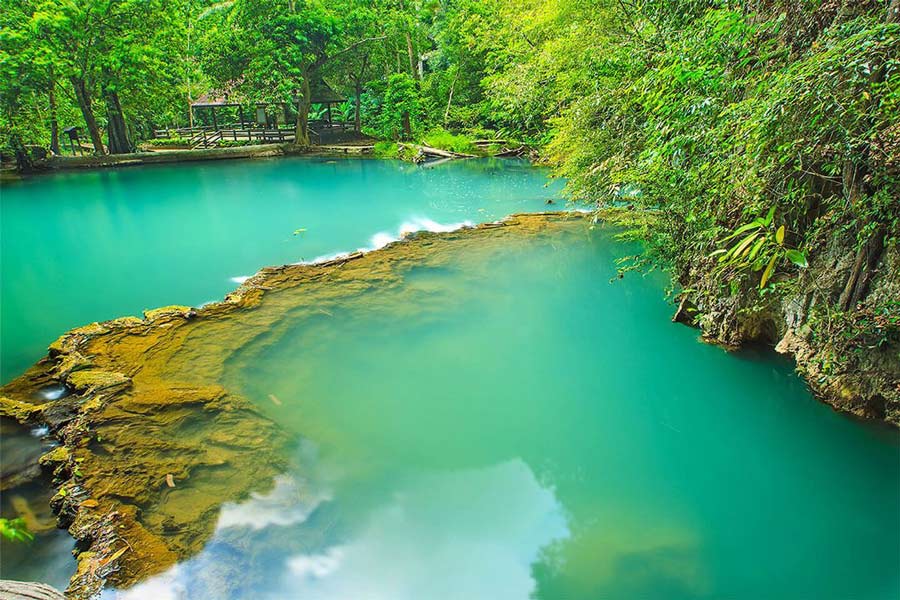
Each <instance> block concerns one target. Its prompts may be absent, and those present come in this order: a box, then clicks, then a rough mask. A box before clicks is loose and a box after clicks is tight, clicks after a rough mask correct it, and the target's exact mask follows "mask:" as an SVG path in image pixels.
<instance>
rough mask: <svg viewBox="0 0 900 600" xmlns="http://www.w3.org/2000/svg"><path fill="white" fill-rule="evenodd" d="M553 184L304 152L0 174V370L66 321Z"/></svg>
mask: <svg viewBox="0 0 900 600" xmlns="http://www.w3.org/2000/svg"><path fill="white" fill-rule="evenodd" d="M560 186H561V183H560V182H553V183H549V182H548V179H547V174H546V172H545V171H543V170H540V169H535V168H532V167H530V165H529V164H528V163H527V162H525V161H520V160H488V159H485V160H467V161H453V162H450V163H445V164H442V165H439V166H436V167H434V168H421V167H416V166H413V165H409V164H406V163H401V162H399V161H378V160H359V159H356V160H354V159H340V160H334V159H310V158H279V159H271V160H254V161H224V162H223V161H219V162H210V163H202V164H200V163H194V164H186V165H175V166H154V167H140V168H125V169H115V170H99V171H94V172H85V173H68V174H58V175H52V176H43V177H35V178H32V179H29V180H27V181H24V182H17V183H14V184H9V185H4V186H3V187H2V188H0V275H2V277H0V381H3V382H6V381H9V380H10V379H12V378H13V377H15V376H16V375H18V374H20V373H21V372H22V371H24V370H25V369H26V368H27V367H28V366H29V365H31V364H32V363H34V362H35V361H36V360H38V359H39V358H41V356H43V355H44V353H45V352H46V348H47V345H48V344H49V343H50V342H52V341H53V340H54V339H56V337H58V336H59V335H60V334H61V333H63V332H65V331H66V330H68V329H71V328H72V327H77V326H80V325H84V324H87V323H90V322H93V321H98V320H101V321H102V320H105V319H111V318H115V317H120V316H124V315H139V314H140V312H141V311H142V310H144V309H147V308H156V307H159V306H166V305H170V304H185V305H191V306H196V305H200V304H203V303H205V302H209V301H212V300H218V299H221V298H222V297H223V296H224V295H225V294H226V293H227V292H229V291H230V290H232V289H234V288H235V287H237V285H238V282H239V281H241V278H242V277H246V276H249V275H252V274H253V273H255V272H256V271H257V270H258V269H259V268H260V267H263V266H266V265H280V264H286V263H293V262H299V261H302V260H312V259H315V258H318V257H320V256H323V255H328V254H333V253H336V252H341V251H348V250H354V249H356V248H360V247H372V246H373V245H380V244H382V243H384V241H386V240H388V239H391V238H393V237H396V236H397V235H398V233H399V232H400V231H401V229H422V228H432V229H433V228H439V227H440V226H442V225H443V226H450V225H453V224H458V223H460V222H466V221H470V222H483V221H489V220H494V219H498V218H501V217H503V216H506V215H507V214H510V213H512V212H527V211H537V210H544V209H545V208H546V207H545V205H544V203H545V202H546V200H548V199H552V198H558V196H559V190H560ZM299 229H305V231H297V230H299ZM294 232H297V233H296V235H295V233H294ZM379 234H380V235H379ZM376 235H377V237H376Z"/></svg>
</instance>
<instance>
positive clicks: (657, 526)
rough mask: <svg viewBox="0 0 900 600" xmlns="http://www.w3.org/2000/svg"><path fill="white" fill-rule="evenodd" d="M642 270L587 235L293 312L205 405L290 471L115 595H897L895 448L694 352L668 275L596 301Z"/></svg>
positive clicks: (889, 436) (697, 347) (798, 392)
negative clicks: (230, 398) (633, 270)
mask: <svg viewBox="0 0 900 600" xmlns="http://www.w3.org/2000/svg"><path fill="white" fill-rule="evenodd" d="M633 250H634V248H629V247H627V246H624V245H623V244H622V243H620V242H618V241H616V240H614V238H613V236H612V234H611V233H610V232H609V231H602V230H601V229H599V228H597V229H594V230H588V229H587V228H586V226H584V227H581V228H580V229H577V230H575V231H572V232H569V233H566V234H561V235H552V236H533V237H531V238H529V239H528V240H527V241H526V242H524V243H509V242H507V243H506V244H504V245H503V246H500V247H496V246H494V247H492V246H488V245H479V246H477V247H474V248H472V247H470V248H467V249H466V251H465V252H464V253H461V254H459V255H458V256H454V257H453V259H452V260H449V261H448V262H446V263H443V264H440V265H437V266H429V265H427V264H425V265H415V266H412V267H410V268H408V269H407V270H406V271H405V272H404V281H403V284H402V285H400V286H395V285H390V286H385V288H383V289H376V290H370V291H367V292H365V293H364V294H362V295H361V296H360V297H359V298H351V299H344V300H340V301H336V302H333V303H328V304H326V305H325V306H323V305H321V304H320V303H319V302H318V301H316V304H315V307H316V308H317V310H315V311H311V310H297V311H296V312H292V313H290V314H289V315H287V316H286V317H285V319H283V320H281V321H279V327H278V328H277V331H273V332H271V333H270V334H268V335H263V336H257V337H255V338H254V341H253V342H251V343H250V344H248V345H246V346H245V347H243V348H241V349H240V351H239V352H238V353H237V354H235V355H233V356H232V358H231V359H230V360H229V362H228V364H227V366H226V369H225V374H224V376H223V379H222V381H221V382H222V384H223V385H225V386H226V388H227V389H230V390H234V391H239V392H241V393H242V394H243V395H245V396H246V397H247V398H249V399H251V400H254V401H256V402H257V403H258V405H259V407H260V408H261V409H262V410H263V411H264V412H266V414H268V415H269V416H270V417H271V418H272V419H273V420H274V421H275V422H277V423H278V424H279V425H281V426H282V427H284V428H286V429H287V430H288V431H289V432H291V433H292V434H293V435H294V436H295V439H296V446H295V448H294V449H293V450H292V451H291V452H290V453H289V454H288V456H286V458H287V459H288V460H289V462H290V463H291V464H292V465H293V467H292V468H291V469H290V470H289V471H287V472H286V473H284V474H282V475H281V476H279V477H278V479H277V482H276V485H275V488H274V490H272V491H271V492H269V493H265V494H256V495H255V496H254V497H253V498H252V499H249V500H247V501H243V502H238V503H235V502H228V503H226V504H225V506H224V507H223V510H222V512H221V514H220V516H219V521H218V527H217V530H216V533H215V534H214V536H213V538H212V540H210V542H209V543H208V544H207V545H206V547H205V548H204V550H203V551H202V552H201V553H200V554H199V555H197V556H194V557H191V558H189V559H188V560H186V561H185V562H184V563H182V564H180V565H178V566H176V567H175V568H173V569H171V570H170V571H168V572H167V573H164V574H161V575H159V576H157V577H154V578H152V579H150V580H148V581H146V582H144V583H142V584H138V585H137V586H136V587H134V588H132V589H130V590H127V591H123V592H121V595H117V593H116V592H110V593H109V594H108V597H109V598H121V599H122V600H133V599H139V600H143V599H145V598H153V599H157V598H161V597H172V598H191V599H192V600H198V599H210V600H212V599H231V600H249V599H251V598H252V599H272V600H274V599H277V598H291V597H297V598H309V599H315V600H342V599H347V598H354V599H355V598H364V599H366V600H419V599H422V598H428V599H434V600H456V599H485V600H506V599H508V600H525V599H527V598H535V599H539V600H597V599H616V600H633V599H643V598H647V599H654V600H655V599H661V600H677V599H685V600H686V599H695V598H702V599H709V600H713V599H722V598H728V599H742V600H743V599H746V600H759V599H766V600H782V599H783V600H796V599H798V598H809V599H816V600H844V599H848V598H853V599H858V600H892V599H896V598H898V597H900V571H898V569H897V566H898V564H900V460H898V452H900V443H898V442H900V437H898V435H897V432H896V431H893V430H889V429H887V428H882V427H877V426H871V424H864V423H860V422H857V421H855V420H853V419H850V418H847V417H846V416H845V415H841V414H838V413H836V412H834V411H832V410H831V409H830V408H829V407H827V406H826V405H824V404H822V403H820V402H818V401H817V400H815V399H814V398H813V397H812V396H811V395H810V394H809V392H808V390H807V388H806V386H805V385H804V384H803V382H802V381H800V380H799V379H798V378H797V377H796V376H795V374H794V373H793V371H792V365H791V364H790V362H789V361H786V360H782V359H780V358H779V357H777V356H773V355H772V354H771V353H770V352H757V351H753V350H748V351H746V352H743V353H740V354H729V353H727V352H725V351H723V350H722V349H720V348H717V347H714V346H709V345H706V344H703V343H701V342H700V341H699V340H698V337H697V332H696V331H695V330H692V329H689V328H686V327H684V326H681V325H677V324H673V323H671V322H670V320H669V317H670V315H671V310H672V307H671V306H670V305H669V304H667V303H666V302H665V301H664V299H663V293H662V290H663V287H664V284H665V280H664V278H663V277H661V276H659V277H652V276H651V277H640V276H631V277H626V278H625V279H624V280H621V281H619V280H616V281H614V282H612V283H610V279H611V278H613V279H615V278H614V275H615V259H616V258H617V257H619V256H621V255H622V253H623V252H628V251H633ZM291 293H293V294H297V296H298V299H297V300H298V302H301V303H302V302H303V294H304V291H303V289H302V288H298V289H297V290H295V291H293V292H282V293H281V294H282V295H281V296H280V297H281V298H282V301H283V298H284V296H283V294H291ZM257 310H262V311H264V310H266V307H265V303H264V304H263V306H262V307H260V308H258V309H257ZM210 344H211V348H210V351H215V350H216V349H219V348H220V347H219V346H218V345H216V343H215V341H214V340H211V341H210ZM192 351H193V352H196V351H201V352H202V347H194V348H193V349H192ZM273 396H274V397H276V398H277V399H279V401H278V402H277V403H276V402H274V401H272V400H271V397H273ZM161 510H162V511H163V512H165V510H166V507H165V505H163V506H162V507H161ZM166 594H170V595H169V596H166Z"/></svg>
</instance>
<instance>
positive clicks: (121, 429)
mask: <svg viewBox="0 0 900 600" xmlns="http://www.w3.org/2000/svg"><path fill="white" fill-rule="evenodd" d="M585 222H586V219H585V218H583V217H582V216H579V215H577V214H572V213H543V214H532V215H515V216H513V217H510V218H509V219H506V220H504V221H502V222H499V223H492V224H485V225H480V226H477V227H474V228H465V229H461V230H457V231H454V232H450V233H418V234H413V235H412V236H409V237H408V238H407V239H406V240H404V241H402V242H398V243H393V244H390V245H388V246H386V247H385V248H382V249H380V250H376V251H373V252H370V253H365V254H363V253H355V254H350V255H347V256H344V257H341V258H337V259H334V260H330V261H327V262H323V263H318V264H314V265H288V266H283V267H270V268H265V269H262V270H261V271H260V272H259V273H257V274H256V275H255V276H253V277H252V278H250V279H249V280H248V281H246V282H245V283H244V284H243V285H242V286H241V287H240V288H239V289H238V290H236V291H235V292H234V293H232V294H229V295H228V296H227V297H226V298H225V300H224V301H222V302H217V303H213V304H210V305H207V306H204V307H202V308H189V307H167V308H162V309H157V310H152V311H147V312H146V313H145V314H144V318H143V319H138V318H135V317H125V318H121V319H115V320H112V321H108V322H105V323H94V324H92V325H88V326H86V327H82V328H79V329H75V330H72V331H70V332H68V333H67V334H65V335H63V336H62V337H61V338H59V340H57V341H56V342H54V343H53V344H52V345H51V347H50V352H49V355H48V356H47V357H46V358H45V359H43V360H42V361H40V362H39V363H38V364H36V365H35V366H33V367H32V368H31V369H29V370H28V371H27V372H26V373H25V374H24V375H22V376H21V377H19V378H18V379H16V380H15V381H13V382H11V383H10V384H8V385H7V386H5V387H3V388H2V389H0V392H2V397H0V414H2V415H3V416H8V417H13V418H15V419H17V420H19V421H20V422H27V423H39V424H45V425H47V426H49V428H50V431H51V432H52V434H53V435H54V436H55V437H56V438H57V439H58V440H59V442H60V443H61V445H60V446H59V447H58V448H56V449H55V450H53V451H52V452H50V453H48V454H46V455H44V457H42V459H41V464H42V466H43V467H44V468H45V469H47V470H50V471H52V473H53V475H54V477H55V479H54V481H55V485H56V486H57V487H58V490H59V491H58V492H57V494H56V495H55V496H54V497H53V499H52V501H51V503H52V505H53V508H54V510H55V512H56V513H57V515H58V518H59V524H60V526H62V527H66V528H68V530H69V532H70V533H71V534H72V536H73V537H74V538H75V539H76V540H77V542H78V544H77V550H76V551H77V552H78V568H77V572H76V573H75V575H74V576H73V578H72V580H71V582H70V586H69V589H68V590H67V591H68V593H69V594H70V595H71V597H74V598H87V597H90V596H92V595H93V594H95V593H97V592H98V591H99V590H101V589H102V588H103V587H104V586H105V585H107V584H110V585H114V586H117V587H128V586H129V585H132V584H133V583H135V582H137V581H140V580H142V579H144V578H146V577H148V576H151V575H153V574H156V573H159V572H161V571H162V570H164V569H166V568H167V567H169V566H171V565H173V564H175V563H176V562H178V561H179V560H182V559H184V558H186V557H188V556H191V555H193V554H194V553H196V552H198V551H199V550H200V549H201V548H202V547H203V545H204V543H205V542H206V540H207V539H208V538H209V536H210V535H211V534H212V532H213V530H214V528H215V525H216V521H217V518H218V514H219V509H220V507H221V505H222V504H223V503H224V502H228V501H236V500H240V499H242V498H245V497H247V496H248V495H249V494H250V493H251V492H264V491H266V490H268V489H270V488H271V487H272V485H273V478H274V476H275V475H277V474H278V473H279V472H281V471H283V470H284V468H285V465H284V463H283V459H282V458H280V457H282V456H283V453H281V452H279V449H281V448H283V447H284V445H285V444H288V443H289V442H288V436H287V435H286V434H285V432H284V431H283V430H282V429H281V428H280V427H279V426H278V424H277V423H274V422H273V421H271V420H270V419H268V418H266V417H265V416H263V414H262V413H260V412H259V411H258V409H257V408H256V407H255V405H254V404H253V403H252V402H251V401H250V400H249V399H247V398H244V397H242V396H241V395H239V394H236V393H235V392H234V391H232V390H229V389H226V388H225V387H223V386H222V385H221V383H220V382H221V381H222V379H223V370H224V368H225V365H226V363H227V361H228V360H229V358H230V357H231V356H233V355H234V353H235V352H237V351H238V350H240V349H241V348H242V347H244V346H245V345H246V344H248V343H249V342H251V341H253V340H255V339H258V338H259V337H260V336H263V335H266V334H268V333H270V332H272V331H274V330H277V329H278V328H279V326H280V324H281V323H283V321H284V320H285V317H286V316H287V315H289V314H290V315H291V316H292V317H293V316H296V315H298V314H299V315H303V314H310V315H311V314H316V313H321V312H325V313H326V314H327V312H328V309H329V308H330V307H331V306H332V305H334V304H335V303H336V302H338V301H341V302H347V301H348V300H349V301H352V300H354V299H362V298H363V297H364V294H365V292H367V291H369V290H371V289H373V288H376V287H378V288H383V287H396V286H398V285H399V284H400V283H401V282H402V280H403V274H404V270H405V269H408V268H409V267H411V266H414V265H415V266H420V265H424V266H441V265H443V264H445V263H447V262H448V261H449V260H451V259H452V258H454V257H458V256H459V253H460V252H464V251H465V249H466V248H467V247H470V246H473V245H478V246H479V247H483V246H485V245H490V244H509V243H511V241H513V240H526V239H529V238H530V237H531V236H534V235H539V234H541V233H545V232H558V231H560V230H561V229H564V228H576V227H584V224H585ZM60 384H63V385H65V386H66V390H68V392H69V393H62V394H59V393H53V394H42V390H47V389H58V387H57V388H53V387H52V386H59V385H60ZM48 398H50V399H48Z"/></svg>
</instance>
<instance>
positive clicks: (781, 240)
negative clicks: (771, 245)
mask: <svg viewBox="0 0 900 600" xmlns="http://www.w3.org/2000/svg"><path fill="white" fill-rule="evenodd" d="M775 241H776V242H778V243H779V244H784V225H782V226H781V227H779V228H778V231H776V232H775Z"/></svg>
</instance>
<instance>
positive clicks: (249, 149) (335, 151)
mask: <svg viewBox="0 0 900 600" xmlns="http://www.w3.org/2000/svg"><path fill="white" fill-rule="evenodd" d="M371 151H372V146H341V145H330V146H311V147H304V146H296V145H294V144H260V145H257V146H240V147H236V148H206V149H198V150H159V151H152V152H133V153H130V154H105V155H103V156H93V155H91V156H51V157H49V158H45V159H42V160H37V161H35V162H34V171H33V173H31V174H40V173H47V172H54V171H66V170H82V169H102V168H111V167H132V166H140V165H156V164H166V163H179V162H196V161H209V160H234V159H247V158H272V157H277V156H303V155H309V156H316V155H345V154H350V155H355V156H364V155H367V154H370V153H371ZM19 177H21V176H20V175H18V174H16V173H14V172H13V171H9V172H6V173H4V179H6V180H14V179H16V178H19Z"/></svg>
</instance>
